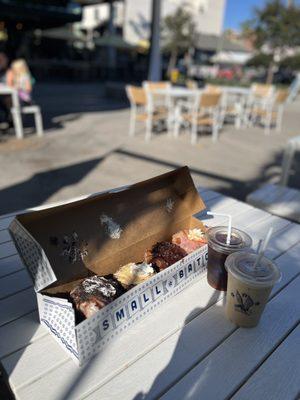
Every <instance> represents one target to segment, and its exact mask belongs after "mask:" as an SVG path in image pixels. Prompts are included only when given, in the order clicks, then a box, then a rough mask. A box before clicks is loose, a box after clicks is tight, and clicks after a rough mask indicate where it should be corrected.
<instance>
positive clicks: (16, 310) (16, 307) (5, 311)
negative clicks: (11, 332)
mask: <svg viewBox="0 0 300 400" xmlns="http://www.w3.org/2000/svg"><path fill="white" fill-rule="evenodd" d="M36 309H37V301H36V295H35V292H34V290H33V288H29V289H25V290H23V291H22V292H19V293H17V294H15V295H14V296H9V297H7V298H5V299H3V300H0V310H1V313H0V326H1V325H4V324H7V323H8V322H10V321H14V320H15V319H17V318H20V317H22V316H23V315H25V314H27V313H29V312H31V311H33V310H36ZM19 333H20V332H19Z"/></svg>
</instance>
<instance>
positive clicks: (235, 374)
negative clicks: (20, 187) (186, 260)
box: [0, 189, 300, 400]
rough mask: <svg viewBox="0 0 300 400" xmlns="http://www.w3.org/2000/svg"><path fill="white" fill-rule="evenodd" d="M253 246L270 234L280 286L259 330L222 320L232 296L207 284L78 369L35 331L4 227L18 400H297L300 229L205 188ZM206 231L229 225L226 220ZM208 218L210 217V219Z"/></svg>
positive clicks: (9, 355)
mask: <svg viewBox="0 0 300 400" xmlns="http://www.w3.org/2000/svg"><path fill="white" fill-rule="evenodd" d="M200 194H201V196H202V198H203V199H204V201H205V202H206V205H207V208H208V209H211V210H213V211H215V212H220V213H230V214H231V215H232V217H233V225H234V226H236V227H240V228H242V229H245V230H246V231H247V232H248V233H249V234H250V235H251V236H252V238H253V239H254V246H256V245H257V242H258V240H259V239H261V238H264V237H265V235H266V232H267V230H268V228H269V227H270V226H272V227H273V229H274V233H273V236H272V239H271V241H270V244H269V248H268V251H267V256H268V257H270V258H272V259H273V260H275V261H276V263H277V265H278V266H279V268H280V269H281V271H282V279H281V281H280V282H278V283H277V284H276V285H275V287H274V289H273V291H272V294H271V298H270V301H269V304H268V305H267V307H266V310H265V311H264V313H263V316H262V319H261V321H260V324H259V325H258V326H257V327H256V328H252V329H242V328H237V327H236V326H234V325H233V324H232V323H231V322H229V321H228V320H227V319H226V318H225V316H224V302H225V296H224V293H223V292H218V291H216V290H214V289H212V288H211V287H210V286H209V285H208V284H207V282H206V279H205V278H202V279H199V280H198V281H196V282H195V283H194V284H192V285H191V286H189V287H188V288H186V289H185V290H184V291H182V292H181V293H179V294H178V295H176V296H175V297H173V298H171V299H170V300H169V301H168V302H166V303H164V304H163V305H162V306H161V307H160V308H159V309H157V310H156V311H154V312H153V313H151V314H150V315H149V316H147V317H146V318H145V319H144V320H142V321H140V323H139V324H138V325H135V326H134V327H132V328H131V330H129V331H127V332H126V333H124V334H123V335H120V336H119V337H118V338H116V339H115V341H113V342H112V343H111V346H109V347H106V348H105V349H104V350H103V351H102V352H100V353H98V354H97V355H96V356H95V358H94V359H92V361H91V362H89V363H88V364H87V365H85V366H83V367H81V368H79V367H77V366H76V364H75V363H74V362H73V361H72V360H71V358H70V357H69V356H68V355H67V353H65V352H64V351H63V350H62V349H61V347H60V346H59V345H58V344H57V343H56V341H55V340H54V339H53V338H52V337H51V336H50V335H49V334H48V333H47V331H46V330H45V329H44V328H43V327H42V326H40V325H39V323H38V313H37V304H36V297H35V293H34V290H33V287H32V283H31V280H30V278H29V275H28V273H27V271H26V269H25V268H24V266H23V263H22V261H21V259H20V258H19V256H18V255H17V252H16V249H15V247H14V245H13V243H12V241H11V238H10V235H9V233H8V231H7V227H8V225H9V223H10V221H11V220H12V218H13V215H12V214H11V215H6V216H4V217H2V218H1V219H0V229H1V230H0V241H1V245H0V277H1V278H0V310H1V313H0V359H1V364H2V367H3V369H4V371H5V376H7V379H8V381H9V383H10V386H11V389H12V391H13V393H14V395H15V396H16V398H17V399H21V400H27V399H28V400H29V399H30V400H35V399H41V398H42V399H43V400H47V399H48V400H49V399H52V400H54V399H55V400H58V399H60V400H62V399H64V400H65V399H82V398H85V399H89V400H91V399H98V400H99V399H110V400H114V399H117V400H119V399H122V400H126V399H135V400H138V399H145V398H147V399H148V398H149V399H152V398H157V397H158V396H161V397H162V398H163V399H172V400H174V399H180V400H182V399H187V398H188V399H214V400H215V399H227V398H229V397H231V398H234V399H256V400H258V399H263V400H265V399H266V398H267V399H272V400H274V399H285V400H289V399H295V398H296V397H297V396H299V393H300V379H299V376H300V354H299V349H300V344H299V339H300V325H299V322H300V302H299V299H298V297H299V291H300V257H299V252H300V226H299V225H298V224H295V223H292V222H290V221H287V220H285V219H283V218H279V217H276V216H273V215H270V214H269V213H267V212H266V211H262V210H259V209H256V208H254V207H252V206H250V205H248V204H246V203H242V202H240V201H237V200H234V199H232V198H229V197H226V196H222V195H221V194H218V193H216V192H213V191H210V190H205V189H200ZM200 217H201V219H202V220H203V221H204V222H205V223H206V224H207V225H209V224H211V225H216V224H221V223H224V222H225V221H224V220H223V219H222V217H217V218H214V219H208V216H206V214H204V213H202V214H201V215H200ZM210 218H211V217H210Z"/></svg>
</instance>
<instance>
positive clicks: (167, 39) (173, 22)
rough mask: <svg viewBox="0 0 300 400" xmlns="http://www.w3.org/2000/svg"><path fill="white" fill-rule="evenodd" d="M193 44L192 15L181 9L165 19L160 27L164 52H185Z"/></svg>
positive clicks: (193, 28) (193, 27) (193, 25)
mask: <svg viewBox="0 0 300 400" xmlns="http://www.w3.org/2000/svg"><path fill="white" fill-rule="evenodd" d="M194 42H195V24H194V21H193V17H192V15H191V14H190V13H189V12H188V11H186V10H185V9H184V8H183V7H178V8H177V10H176V11H175V13H174V14H172V15H168V16H166V17H165V19H164V21H163V25H162V43H163V47H164V49H165V50H166V51H169V52H172V51H177V52H179V51H182V52H185V51H187V50H188V49H189V48H190V47H191V46H193V44H194Z"/></svg>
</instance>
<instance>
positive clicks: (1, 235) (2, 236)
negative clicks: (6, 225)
mask: <svg viewBox="0 0 300 400" xmlns="http://www.w3.org/2000/svg"><path fill="white" fill-rule="evenodd" d="M10 241H11V236H10V233H9V231H8V230H7V229H4V230H3V231H0V244H1V243H5V242H10Z"/></svg>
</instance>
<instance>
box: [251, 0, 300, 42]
mask: <svg viewBox="0 0 300 400" xmlns="http://www.w3.org/2000/svg"><path fill="white" fill-rule="evenodd" d="M246 28H247V29H248V30H252V32H253V33H254V37H255V44H256V47H257V48H258V49H260V48H261V47H262V46H263V45H264V44H267V45H268V46H269V48H270V49H271V50H272V49H280V48H281V49H282V48H284V47H285V46H289V47H293V46H298V45H300V35H299V32H300V7H299V6H297V5H290V6H288V5H286V1H284V0H269V1H267V2H266V4H265V5H264V7H263V8H255V9H254V18H253V19H252V20H250V21H246V23H245V24H244V29H245V30H247V29H246Z"/></svg>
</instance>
